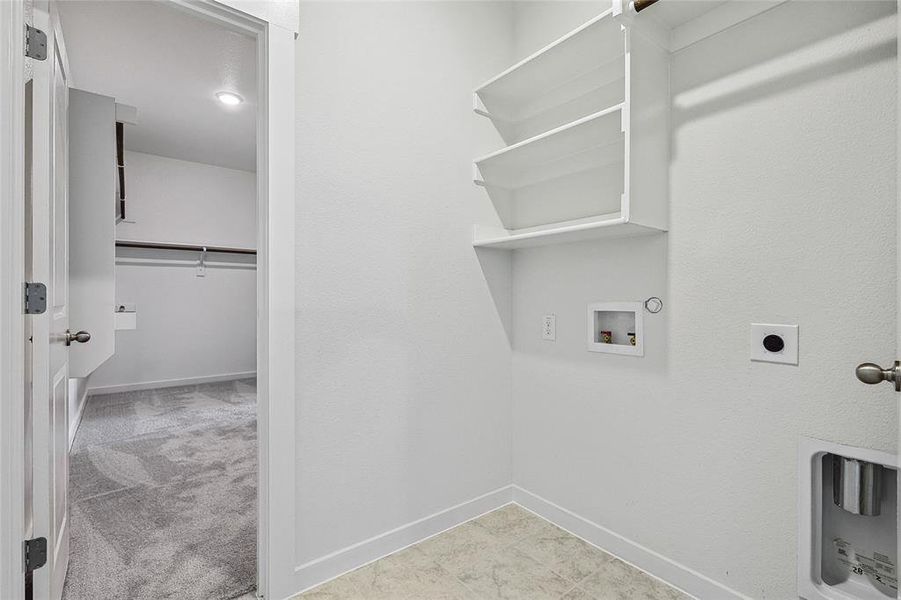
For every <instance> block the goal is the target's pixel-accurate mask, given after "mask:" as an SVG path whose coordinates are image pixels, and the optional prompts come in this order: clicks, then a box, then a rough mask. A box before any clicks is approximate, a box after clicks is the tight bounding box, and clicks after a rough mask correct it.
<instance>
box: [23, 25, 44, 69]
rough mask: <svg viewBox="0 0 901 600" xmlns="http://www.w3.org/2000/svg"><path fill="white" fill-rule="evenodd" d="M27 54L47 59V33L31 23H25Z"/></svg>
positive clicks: (31, 56)
mask: <svg viewBox="0 0 901 600" xmlns="http://www.w3.org/2000/svg"><path fill="white" fill-rule="evenodd" d="M25 56H27V57H28V58H33V59H35V60H47V34H46V33H44V32H43V31H41V30H40V29H38V28H37V27H32V26H31V25H25Z"/></svg>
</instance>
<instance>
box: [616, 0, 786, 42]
mask: <svg viewBox="0 0 901 600" xmlns="http://www.w3.org/2000/svg"><path fill="white" fill-rule="evenodd" d="M783 2H786V0H753V1H749V0H663V1H662V2H657V3H655V4H653V5H652V6H649V7H648V8H646V9H644V10H643V11H641V13H640V14H636V13H635V11H634V10H631V9H626V8H625V5H628V4H629V0H614V8H613V12H614V14H617V15H619V13H623V14H622V16H623V17H625V19H624V23H626V24H628V26H634V27H637V28H638V29H639V30H640V31H641V32H642V33H643V34H645V35H647V36H650V37H651V38H652V39H654V41H655V42H656V43H657V44H659V45H660V46H662V47H663V48H666V49H667V50H669V51H670V52H678V51H679V50H682V49H684V48H687V47H688V46H691V45H692V44H695V43H697V42H699V41H701V40H703V39H705V38H708V37H710V36H712V35H715V34H717V33H719V32H721V31H724V30H726V29H729V28H730V27H734V26H735V25H738V24H739V23H742V22H744V21H747V20H748V19H750V18H752V17H755V16H757V15H759V14H761V13H763V12H766V11H768V10H770V9H772V8H775V7H776V6H779V5H780V4H782V3H783Z"/></svg>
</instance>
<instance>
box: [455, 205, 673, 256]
mask: <svg viewBox="0 0 901 600" xmlns="http://www.w3.org/2000/svg"><path fill="white" fill-rule="evenodd" d="M663 231H664V230H662V229H658V228H656V227H649V226H647V225H641V224H638V223H630V222H629V221H628V220H626V219H624V218H623V217H622V216H621V215H620V213H613V214H609V215H600V216H597V217H592V218H588V219H579V220H576V221H567V222H564V223H553V224H550V225H542V226H541V227H530V228H528V229H501V228H499V227H483V226H476V228H475V236H474V238H473V243H472V245H473V246H475V247H477V248H500V249H504V250H515V249H517V248H530V247H534V246H548V245H551V244H568V243H572V242H583V241H587V240H596V239H611V238H621V237H635V236H641V235H652V234H656V233H662V232H663Z"/></svg>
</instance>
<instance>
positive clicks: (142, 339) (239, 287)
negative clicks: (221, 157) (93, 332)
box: [89, 152, 256, 389]
mask: <svg viewBox="0 0 901 600" xmlns="http://www.w3.org/2000/svg"><path fill="white" fill-rule="evenodd" d="M125 159H126V165H127V168H126V177H127V179H126V185H127V189H128V205H127V208H126V217H127V218H128V220H129V221H134V222H133V223H126V222H121V223H119V224H118V225H117V226H116V236H117V238H119V239H132V240H141V241H159V242H181V243H186V244H211V245H217V246H219V245H221V246H239V247H251V248H252V247H254V246H255V245H256V243H255V239H256V187H255V185H256V184H255V181H256V176H255V175H254V173H249V172H246V171H237V170H234V169H225V168H222V167H215V166H210V165H204V164H200V163H193V162H188V161H183V160H175V159H171V158H164V157H161V156H154V155H151V154H142V153H139V152H126V154H125ZM199 258H200V255H199V253H197V252H177V251H172V250H136V249H129V248H119V249H118V250H117V252H116V303H117V304H123V303H125V304H135V305H136V306H137V313H138V314H137V320H138V328H137V329H136V330H123V331H117V332H116V351H115V354H114V355H113V357H112V358H110V359H109V360H108V361H107V362H105V363H104V364H102V365H101V366H100V368H98V369H97V370H96V371H95V372H94V373H93V374H92V375H91V377H90V383H89V385H90V387H91V389H96V388H103V387H109V386H123V385H134V384H146V383H152V382H166V381H171V380H185V379H188V380H190V379H193V378H203V377H212V376H219V375H229V374H245V375H246V374H247V373H248V372H254V371H256V270H255V268H254V259H253V257H247V256H242V255H234V254H212V253H211V254H208V255H207V261H208V262H209V266H208V267H207V269H206V274H205V276H204V277H197V270H196V265H197V263H198V261H199ZM110 308H111V309H112V307H110Z"/></svg>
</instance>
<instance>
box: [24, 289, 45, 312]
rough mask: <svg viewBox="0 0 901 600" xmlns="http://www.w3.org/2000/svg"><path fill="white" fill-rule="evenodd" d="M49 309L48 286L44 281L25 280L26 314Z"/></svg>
mask: <svg viewBox="0 0 901 600" xmlns="http://www.w3.org/2000/svg"><path fill="white" fill-rule="evenodd" d="M46 310H47V286H46V285H44V284H43V283H38V282H35V283H32V282H30V281H26V282H25V314H26V315H40V314H43V313H44V312H45V311H46Z"/></svg>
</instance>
